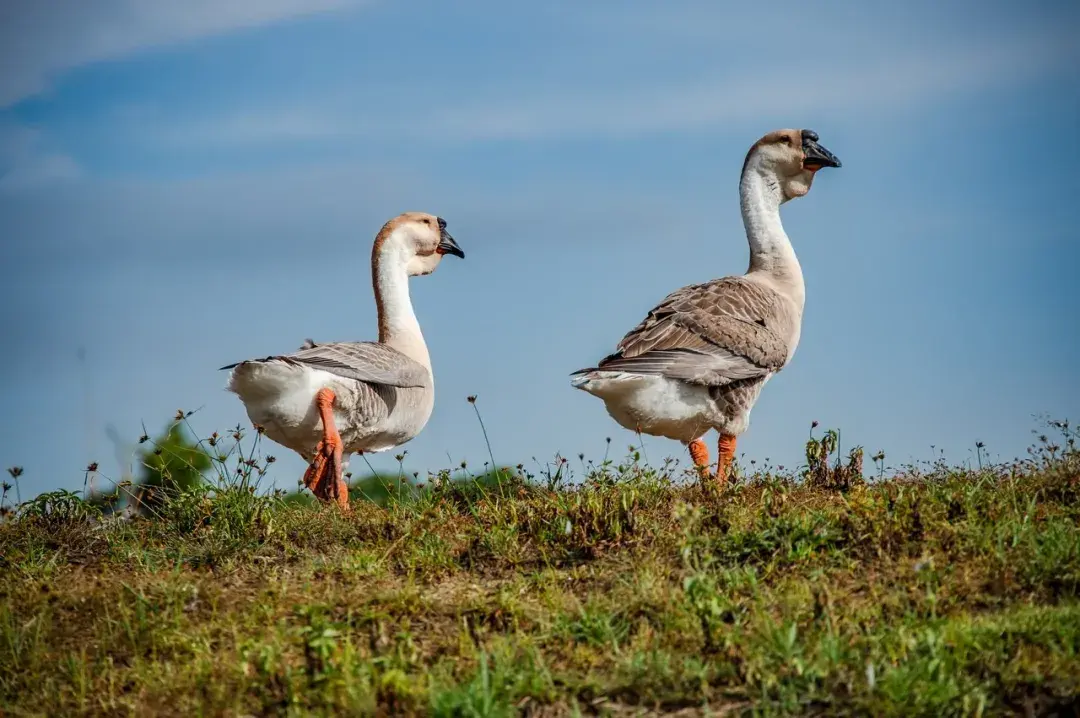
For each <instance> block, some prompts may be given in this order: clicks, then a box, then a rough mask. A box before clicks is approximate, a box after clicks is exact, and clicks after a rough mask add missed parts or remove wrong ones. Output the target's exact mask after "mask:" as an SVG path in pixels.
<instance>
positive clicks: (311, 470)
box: [304, 389, 349, 509]
mask: <svg viewBox="0 0 1080 718" xmlns="http://www.w3.org/2000/svg"><path fill="white" fill-rule="evenodd" d="M334 398H335V396H334V392H333V391H332V390H330V389H320V390H319V392H318V393H317V394H316V395H315V404H316V406H318V408H319V415H320V416H321V417H322V422H323V438H322V440H321V441H320V442H319V444H318V446H316V447H315V457H314V459H312V462H311V465H310V466H309V467H308V469H307V471H305V472H304V486H306V487H307V488H308V489H309V490H310V491H311V493H313V494H315V497H316V498H318V499H319V500H320V501H323V502H325V503H335V504H337V505H338V506H339V507H340V508H342V509H348V508H349V487H348V485H347V484H346V483H345V479H344V477H343V476H342V457H343V453H344V445H343V444H342V442H341V435H340V434H339V433H338V430H337V427H336V426H335V425H334V410H333V405H334Z"/></svg>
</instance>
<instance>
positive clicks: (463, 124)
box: [147, 28, 1080, 145]
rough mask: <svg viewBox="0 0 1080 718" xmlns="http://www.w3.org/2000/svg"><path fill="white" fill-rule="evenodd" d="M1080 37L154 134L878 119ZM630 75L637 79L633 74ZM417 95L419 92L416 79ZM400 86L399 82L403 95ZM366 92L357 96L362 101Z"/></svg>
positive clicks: (308, 104)
mask: <svg viewBox="0 0 1080 718" xmlns="http://www.w3.org/2000/svg"><path fill="white" fill-rule="evenodd" d="M1078 54H1080V52H1078V50H1077V48H1076V46H1075V43H1073V42H1072V41H1071V39H1070V38H1069V37H1067V36H1066V35H1065V34H1063V33H1061V32H1055V31H1048V30H1046V29H1045V28H1043V29H1042V31H1037V32H1031V33H1030V34H1014V35H1013V36H1011V37H1006V38H1001V37H994V38H983V39H982V40H981V41H980V40H976V41H974V42H971V41H969V42H968V43H967V44H966V45H965V44H949V45H945V46H940V47H922V48H919V49H918V50H912V49H908V50H890V49H882V51H881V52H878V53H877V54H876V55H874V56H872V57H870V58H867V59H865V61H863V62H861V63H853V62H851V61H845V62H839V61H836V60H817V61H815V60H813V59H808V60H806V61H804V62H802V63H801V65H800V66H799V67H798V71H797V72H793V71H792V64H791V61H790V60H789V59H787V58H778V59H777V60H776V61H774V62H772V63H770V64H759V65H757V66H755V67H752V68H747V67H744V66H740V67H735V68H733V67H730V66H729V67H723V68H721V67H717V68H716V69H715V71H714V72H712V73H707V72H706V73H701V74H699V75H698V77H697V78H696V79H693V80H683V81H681V82H680V81H678V80H671V79H670V78H666V77H661V78H653V79H650V80H648V81H645V80H642V81H639V82H626V81H623V82H621V83H618V84H616V83H607V84H602V83H597V82H590V81H579V82H577V83H573V84H566V85H561V86H558V87H552V86H551V85H550V83H545V82H543V81H541V80H540V79H537V80H536V81H533V82H530V81H529V78H527V77H515V78H514V83H513V88H514V89H513V90H511V91H510V92H507V91H506V89H505V87H499V88H498V89H499V90H500V92H499V94H498V95H491V96H489V97H486V98H485V97H480V98H477V97H476V96H474V97H473V99H472V100H471V101H468V102H466V103H463V104H458V105H453V104H450V103H448V102H447V103H442V104H441V105H440V108H439V110H438V112H437V113H434V114H427V115H425V114H419V113H417V112H415V109H414V108H413V105H412V103H410V102H408V101H407V98H404V97H403V98H400V100H401V101H399V102H395V101H394V98H393V97H386V96H384V98H383V99H384V101H383V102H382V103H381V105H380V108H379V112H373V111H364V110H361V109H357V108H355V107H352V106H349V104H348V103H347V102H345V101H343V100H342V98H341V97H340V96H339V97H336V98H335V99H334V100H333V101H332V102H331V101H328V102H325V103H319V102H316V101H312V100H311V99H310V98H309V99H306V100H305V102H304V103H303V105H302V106H301V105H300V104H299V103H297V104H296V105H291V106H288V107H282V108H279V109H273V108H265V107H264V108H261V110H260V111H253V110H250V109H247V110H244V111H241V112H238V113H236V114H233V115H226V116H224V117H216V118H206V119H203V120H201V121H197V122H194V123H189V124H184V125H177V126H173V127H167V128H165V129H163V130H161V131H160V133H159V134H156V135H155V136H154V137H152V138H147V139H149V140H151V141H154V142H166V143H169V144H178V145H234V144H235V145H245V144H247V145H257V144H264V143H266V144H269V143H289V142H309V141H321V140H335V141H343V140H362V139H371V138H381V139H385V138H398V139H413V140H424V141H432V142H447V143H456V142H473V141H484V140H528V139H544V138H574V137H593V136H603V137H605V138H628V137H635V136H641V135H647V134H651V133H657V132H669V131H697V130H705V129H710V128H716V127H722V126H725V125H732V124H736V123H739V122H742V121H749V120H751V119H752V120H753V121H754V122H755V123H756V124H761V123H764V124H766V125H770V124H773V123H780V124H784V123H786V122H791V121H793V120H794V121H798V120H799V119H801V118H805V117H807V116H811V117H822V116H839V117H842V118H843V117H851V116H858V117H860V118H866V119H868V120H869V119H872V118H874V117H875V116H880V114H881V113H886V112H888V113H892V112H897V111H905V110H908V109H918V108H919V107H921V106H925V104H926V103H928V102H935V101H938V100H940V99H941V98H943V97H947V96H948V95H950V94H952V93H963V92H977V91H982V90H986V89H990V88H993V87H997V86H1007V85H1009V84H1015V83H1017V82H1021V81H1024V80H1027V79H1030V78H1031V77H1033V76H1037V75H1038V74H1040V73H1042V72H1045V71H1047V70H1049V69H1052V68H1054V67H1057V66H1060V65H1063V64H1064V63H1066V62H1069V61H1075V59H1076V57H1077V55H1078ZM621 79H623V80H625V79H626V78H621ZM409 91H410V92H413V91H414V89H412V88H410V90H409ZM390 94H392V91H391V93H390ZM360 101H361V100H357V101H356V102H357V104H359V102H360Z"/></svg>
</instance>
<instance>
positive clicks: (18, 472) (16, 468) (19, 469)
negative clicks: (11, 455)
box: [7, 466, 23, 479]
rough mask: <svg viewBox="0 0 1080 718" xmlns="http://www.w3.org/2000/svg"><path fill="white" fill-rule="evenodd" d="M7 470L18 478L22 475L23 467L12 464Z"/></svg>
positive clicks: (13, 476) (14, 477)
mask: <svg viewBox="0 0 1080 718" xmlns="http://www.w3.org/2000/svg"><path fill="white" fill-rule="evenodd" d="M7 471H8V473H9V474H11V478H13V479H17V478H19V477H20V476H22V473H23V468H22V467H21V466H12V467H11V468H10V469H8V470H7Z"/></svg>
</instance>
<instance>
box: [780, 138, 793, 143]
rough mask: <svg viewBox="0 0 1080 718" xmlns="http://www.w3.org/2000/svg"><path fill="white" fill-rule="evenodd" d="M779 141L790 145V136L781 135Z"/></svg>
mask: <svg viewBox="0 0 1080 718" xmlns="http://www.w3.org/2000/svg"><path fill="white" fill-rule="evenodd" d="M780 142H781V143H782V144H785V145H790V144H791V138H790V137H787V136H784V137H781V138H780Z"/></svg>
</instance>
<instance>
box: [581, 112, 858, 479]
mask: <svg viewBox="0 0 1080 718" xmlns="http://www.w3.org/2000/svg"><path fill="white" fill-rule="evenodd" d="M817 140H818V137H817V134H816V133H814V132H812V131H810V130H801V131H800V130H779V131H777V132H772V133H769V134H768V135H765V136H764V137H763V138H761V139H760V140H759V141H758V142H756V143H755V144H754V146H753V147H751V149H750V152H749V153H748V154H747V157H746V161H745V162H744V164H743V172H742V178H741V180H740V197H741V200H742V202H741V204H742V213H743V221H744V224H745V225H746V231H747V239H748V241H749V243H750V253H751V256H750V267H749V269H748V270H747V273H746V274H744V275H742V276H732V277H723V278H721V279H714V280H712V281H709V282H705V283H702V284H695V285H691V286H687V287H683V288H681V289H678V290H676V291H675V292H672V293H671V294H670V295H668V296H667V298H665V299H664V300H663V301H662V302H660V304H658V305H657V306H656V307H654V308H653V309H652V310H651V311H649V313H648V314H647V316H646V317H645V319H644V320H643V321H642V322H641V323H640V324H638V326H637V327H635V328H634V329H632V330H631V331H630V332H629V333H628V334H626V336H624V337H623V339H622V341H620V342H619V344H618V346H617V348H616V351H615V352H614V353H613V354H611V355H609V356H607V357H605V358H604V359H603V360H601V361H600V362H599V363H598V364H597V365H596V366H595V367H591V368H589V369H582V370H580V371H577V372H575V373H574V374H572V375H571V376H572V377H573V378H572V381H571V383H572V385H573V386H574V387H576V388H579V389H582V390H583V391H586V392H589V393H590V394H593V395H595V396H597V397H599V398H601V399H602V400H603V401H604V403H605V405H606V407H607V410H608V413H609V414H610V415H611V416H612V418H614V419H615V420H616V421H617V422H619V424H621V425H622V426H624V427H625V428H628V429H630V430H633V431H640V432H642V433H646V434H651V435H656V436H664V437H667V438H671V439H676V440H679V441H682V442H684V443H686V444H687V445H689V446H690V448H691V453H692V455H693V456H694V460H695V463H697V464H699V468H703V467H701V464H702V463H703V457H704V463H706V464H707V450H706V449H704V445H703V444H701V442H700V437H701V436H702V435H703V434H704V433H705V432H706V431H708V430H709V429H716V430H717V431H719V432H720V434H721V445H720V449H721V451H720V454H721V456H720V469H721V471H723V470H724V469H726V464H727V463H728V462H730V460H731V456H732V455H733V453H734V446H735V437H737V436H738V435H739V434H741V433H743V432H744V431H745V430H746V428H747V426H748V425H749V420H750V411H751V409H752V408H753V406H754V403H755V402H756V401H757V398H758V395H759V394H760V393H761V389H762V387H763V386H764V385H765V382H767V381H768V380H769V378H770V377H771V376H772V375H773V374H775V373H776V372H778V371H780V370H781V369H782V368H783V367H784V365H785V364H787V362H788V361H789V360H790V359H791V357H792V355H793V354H794V353H795V348H796V346H797V345H798V342H799V335H800V331H801V324H802V312H803V305H804V302H805V287H804V284H803V278H802V270H801V268H800V267H799V263H798V259H797V258H796V257H795V252H794V249H792V247H791V243H790V241H789V240H788V237H787V234H786V233H785V232H784V229H783V225H782V224H781V222H780V215H779V208H780V205H781V204H783V203H784V202H786V201H788V200H790V199H793V198H794V197H800V196H802V195H805V194H806V193H807V192H808V191H809V189H810V185H811V183H812V182H813V177H814V173H816V172H817V171H818V170H819V169H820V168H821V167H839V166H840V162H839V160H837V159H836V157H834V156H833V155H832V153H830V152H829V151H828V150H825V149H824V148H823V147H821V145H819V144H818V142H817Z"/></svg>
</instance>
